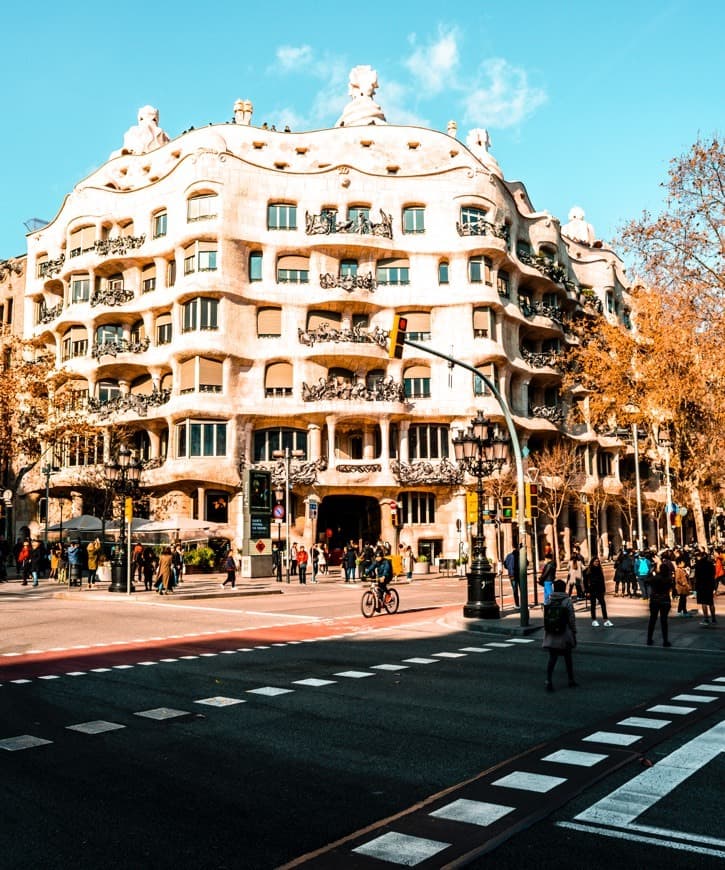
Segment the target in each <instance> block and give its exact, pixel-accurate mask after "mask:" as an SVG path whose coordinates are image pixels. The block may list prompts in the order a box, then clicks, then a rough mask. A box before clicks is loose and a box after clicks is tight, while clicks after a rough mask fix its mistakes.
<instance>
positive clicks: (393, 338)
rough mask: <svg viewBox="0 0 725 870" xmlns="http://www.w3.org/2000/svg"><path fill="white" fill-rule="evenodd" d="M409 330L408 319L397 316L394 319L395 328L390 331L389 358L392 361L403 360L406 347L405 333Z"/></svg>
mask: <svg viewBox="0 0 725 870" xmlns="http://www.w3.org/2000/svg"><path fill="white" fill-rule="evenodd" d="M407 328H408V318H407V317H401V316H400V315H399V314H396V315H395V317H394V318H393V328H392V329H391V330H390V347H389V348H388V356H389V357H390V359H402V357H403V347H405V331H406V330H407Z"/></svg>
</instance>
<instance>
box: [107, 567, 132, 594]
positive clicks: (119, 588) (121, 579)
mask: <svg viewBox="0 0 725 870" xmlns="http://www.w3.org/2000/svg"><path fill="white" fill-rule="evenodd" d="M126 582H127V581H126V563H125V562H114V563H113V564H112V565H111V585H110V586H109V587H108V591H109V592H123V593H126V592H128V591H129V587H128V586H127V585H126ZM130 591H131V592H135V591H136V587H135V586H134V585H133V583H131V586H130Z"/></svg>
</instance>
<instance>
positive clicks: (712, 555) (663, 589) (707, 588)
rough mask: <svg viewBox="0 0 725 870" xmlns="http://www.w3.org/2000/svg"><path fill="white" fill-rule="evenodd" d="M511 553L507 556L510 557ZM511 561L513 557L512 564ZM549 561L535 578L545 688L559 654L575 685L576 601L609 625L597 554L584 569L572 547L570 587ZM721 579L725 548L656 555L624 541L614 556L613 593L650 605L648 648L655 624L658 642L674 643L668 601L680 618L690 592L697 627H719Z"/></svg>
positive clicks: (686, 613) (594, 619)
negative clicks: (698, 616)
mask: <svg viewBox="0 0 725 870" xmlns="http://www.w3.org/2000/svg"><path fill="white" fill-rule="evenodd" d="M514 555H515V553H511V554H510V556H512V557H513V556H514ZM513 562H514V560H513V559H512V565H513ZM553 565H554V563H553V557H552V555H551V554H550V553H547V554H546V555H545V560H544V566H543V568H542V571H541V574H540V576H539V579H538V582H539V584H540V585H542V586H543V587H544V639H543V642H542V647H543V649H545V650H546V651H548V653H549V658H548V661H547V668H546V682H545V684H544V685H545V688H546V690H547V691H548V692H552V691H554V685H553V673H554V668H555V666H556V663H557V661H558V659H559V658H563V659H564V663H565V665H566V671H567V677H568V680H569V686H570V687H575V686H577V685H578V683H577V682H576V681H575V679H574V668H573V659H572V651H573V650H574V649H575V648H576V645H577V639H576V635H577V630H576V615H575V611H574V602H575V601H579V600H582V599H584V600H586V599H587V598H589V604H590V615H591V620H592V626H593V627H595V628H598V627H599V625H600V623H599V621H598V619H597V616H596V607H597V604H598V605H599V607H600V610H601V614H602V618H603V620H604V625H605V626H607V627H611V626H612V622H611V621H610V620H609V619H608V618H607V607H606V601H605V588H606V583H605V579H604V571H603V570H602V565H601V561H600V560H599V558H598V557H596V556H595V557H594V558H592V559H591V560H590V562H589V565H588V566H586V567H584V560H583V558H582V557H581V554H580V552H579V548H578V547H575V548H574V551H573V554H572V559H571V560H570V563H569V568H568V571H567V581H568V589H567V583H566V582H565V581H564V580H563V579H557V578H556V570H555V568H554V567H553ZM507 567H508V566H507ZM509 573H510V569H509ZM720 583H724V584H725V551H723V550H722V549H715V550H712V551H709V552H708V551H707V550H704V549H700V548H697V547H694V548H688V547H680V548H677V547H676V548H673V549H665V550H663V551H661V552H660V553H655V552H654V551H652V550H649V549H645V548H643V549H640V550H634V549H632V548H631V547H629V546H627V545H625V547H623V549H622V551H621V552H620V553H619V554H618V555H617V556H616V558H615V559H614V595H615V596H619V595H621V596H622V597H625V596H626V597H628V598H638V599H641V600H642V601H646V602H647V603H648V609H649V619H648V621H647V636H646V643H647V646H652V645H653V644H654V636H655V630H656V628H657V625H658V623H659V627H660V634H661V637H662V646H664V647H671V646H672V643H671V642H670V639H669V624H668V619H669V613H670V610H671V608H672V603H673V601H675V600H676V601H677V616H678V617H680V618H683V619H686V618H690V617H692V615H693V614H692V612H691V611H690V610H689V609H688V606H687V604H688V598H689V597H690V596H691V595H692V594H693V590H694V595H695V597H696V602H697V604H698V605H699V607H701V608H702V621H701V623H700V625H701V626H702V627H703V628H714V627H715V626H716V625H717V616H716V613H715V596H716V594H717V590H718V586H719V584H720ZM573 593H574V594H573Z"/></svg>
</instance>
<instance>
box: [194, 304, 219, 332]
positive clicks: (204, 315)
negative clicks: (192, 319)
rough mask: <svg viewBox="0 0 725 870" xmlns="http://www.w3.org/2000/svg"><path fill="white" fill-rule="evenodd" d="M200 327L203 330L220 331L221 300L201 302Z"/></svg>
mask: <svg viewBox="0 0 725 870" xmlns="http://www.w3.org/2000/svg"><path fill="white" fill-rule="evenodd" d="M199 309H200V310H199V315H200V316H199V327H200V328H201V329H219V319H218V314H219V300H218V299H204V298H202V299H200V300H199Z"/></svg>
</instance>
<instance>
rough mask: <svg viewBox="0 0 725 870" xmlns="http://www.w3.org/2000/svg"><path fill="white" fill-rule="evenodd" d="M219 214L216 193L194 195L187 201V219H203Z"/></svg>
mask: <svg viewBox="0 0 725 870" xmlns="http://www.w3.org/2000/svg"><path fill="white" fill-rule="evenodd" d="M216 216H217V195H216V194H215V193H209V194H205V195H204V196H193V197H191V199H190V200H189V201H188V203H187V207H186V220H187V221H189V222H191V221H203V220H209V218H215V217H216Z"/></svg>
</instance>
